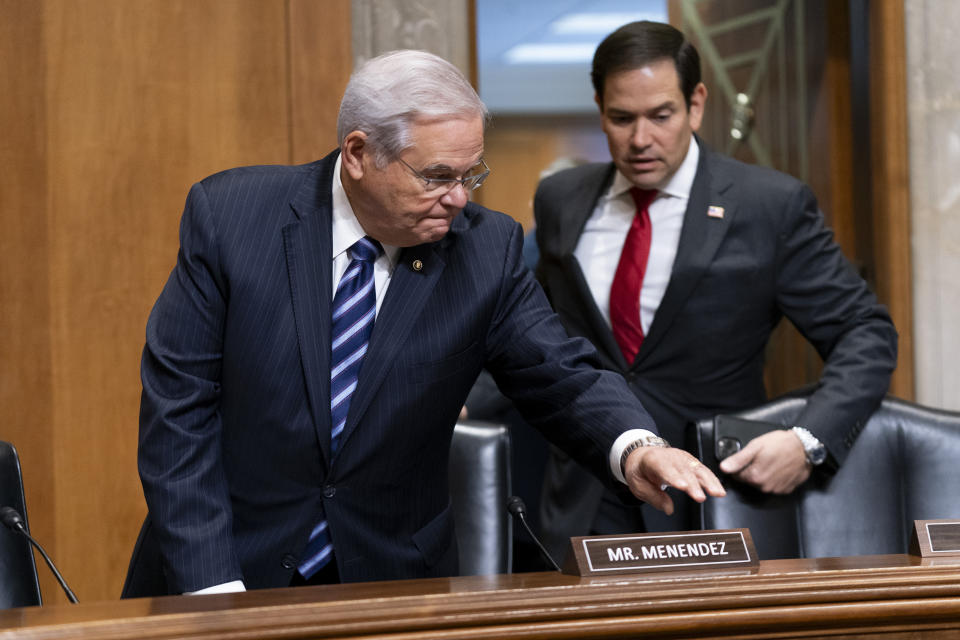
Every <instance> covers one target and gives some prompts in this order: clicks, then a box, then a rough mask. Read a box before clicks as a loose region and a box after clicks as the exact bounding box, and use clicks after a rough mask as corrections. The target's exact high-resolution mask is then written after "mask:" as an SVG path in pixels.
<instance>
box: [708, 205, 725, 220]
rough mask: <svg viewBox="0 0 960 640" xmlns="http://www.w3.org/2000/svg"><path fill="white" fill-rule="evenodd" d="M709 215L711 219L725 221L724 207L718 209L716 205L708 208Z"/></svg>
mask: <svg viewBox="0 0 960 640" xmlns="http://www.w3.org/2000/svg"><path fill="white" fill-rule="evenodd" d="M707 215H708V216H709V217H711V218H720V219H723V207H718V206H717V205H715V204H712V205H710V206H709V207H707Z"/></svg>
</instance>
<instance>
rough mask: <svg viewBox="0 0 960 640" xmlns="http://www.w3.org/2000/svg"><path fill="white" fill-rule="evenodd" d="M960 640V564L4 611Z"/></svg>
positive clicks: (274, 627)
mask: <svg viewBox="0 0 960 640" xmlns="http://www.w3.org/2000/svg"><path fill="white" fill-rule="evenodd" d="M7 637H11V638H12V637H16V638H98V639H130V640H151V639H155V638H205V639H206V638H251V639H253V638H256V639H272V638H343V637H349V638H387V637H389V638H391V639H392V640H401V639H413V638H417V639H423V638H444V639H449V638H456V639H464V638H487V639H493V638H496V639H500V638H524V639H530V638H698V639H702V638H727V639H729V638H822V637H832V638H845V639H850V638H866V637H871V638H885V639H887V640H894V639H906V638H910V639H917V638H938V639H940V638H957V637H960V558H957V559H952V562H944V559H937V560H936V561H931V560H921V559H920V558H916V557H911V556H899V555H897V556H861V557H852V558H824V559H817V560H771V561H766V562H762V563H761V564H760V568H759V569H758V570H757V571H756V572H754V573H752V574H751V573H738V574H725V575H692V574H681V573H672V574H659V575H657V576H643V577H640V576H629V577H621V578H618V579H610V578H604V579H598V578H593V579H580V578H576V577H571V576H566V575H562V574H557V573H527V574H514V575H504V576H489V577H469V578H450V579H431V580H409V581H397V582H378V583H364V584H348V585H336V586H329V587H303V588H298V589H273V590H265V591H255V592H248V593H240V594H226V595H213V596H171V597H164V598H143V599H139V600H125V601H117V602H91V603H83V604H80V605H78V606H70V605H59V606H52V607H28V608H23V609H11V610H8V611H0V638H7Z"/></svg>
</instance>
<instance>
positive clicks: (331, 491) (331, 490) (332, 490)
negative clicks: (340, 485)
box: [323, 484, 337, 498]
mask: <svg viewBox="0 0 960 640" xmlns="http://www.w3.org/2000/svg"><path fill="white" fill-rule="evenodd" d="M335 495H337V488H336V487H334V486H333V485H332V484H328V485H327V486H325V487H324V488H323V497H324V498H332V497H333V496H335Z"/></svg>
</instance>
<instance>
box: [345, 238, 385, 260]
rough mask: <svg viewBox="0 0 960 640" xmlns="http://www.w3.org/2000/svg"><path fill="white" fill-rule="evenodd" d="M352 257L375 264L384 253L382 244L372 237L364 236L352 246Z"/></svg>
mask: <svg viewBox="0 0 960 640" xmlns="http://www.w3.org/2000/svg"><path fill="white" fill-rule="evenodd" d="M349 251H350V257H351V258H352V259H353V260H359V261H361V262H373V261H374V260H376V259H377V258H378V257H380V253H381V252H382V251H383V247H381V246H380V243H379V242H377V241H376V240H374V239H373V238H371V237H370V236H363V237H362V238H360V239H359V240H357V241H356V242H354V243H353V245H351V246H350V249H349Z"/></svg>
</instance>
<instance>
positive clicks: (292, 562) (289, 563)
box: [280, 553, 297, 569]
mask: <svg viewBox="0 0 960 640" xmlns="http://www.w3.org/2000/svg"><path fill="white" fill-rule="evenodd" d="M280 566H281V567H283V568H284V569H293V568H294V567H296V566H297V558H296V556H294V555H292V554H290V553H286V554H284V556H283V558H281V559H280Z"/></svg>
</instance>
